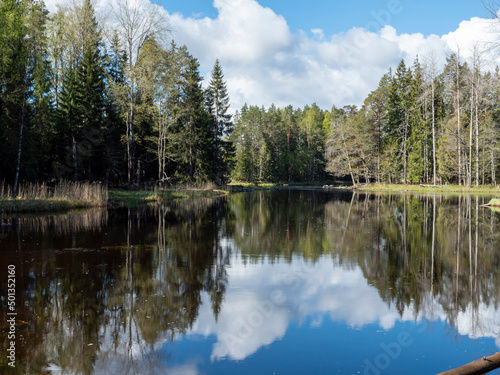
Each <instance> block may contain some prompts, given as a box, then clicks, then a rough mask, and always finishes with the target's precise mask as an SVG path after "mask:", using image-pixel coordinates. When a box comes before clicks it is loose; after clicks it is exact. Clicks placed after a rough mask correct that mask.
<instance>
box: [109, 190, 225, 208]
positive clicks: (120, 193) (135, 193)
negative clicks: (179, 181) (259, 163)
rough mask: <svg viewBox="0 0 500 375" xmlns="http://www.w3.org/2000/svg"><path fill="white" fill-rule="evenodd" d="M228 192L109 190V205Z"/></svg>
mask: <svg viewBox="0 0 500 375" xmlns="http://www.w3.org/2000/svg"><path fill="white" fill-rule="evenodd" d="M227 193H228V192H227V191H225V190H218V189H204V188H198V189H197V188H176V189H156V190H110V191H109V203H110V205H111V206H127V207H130V206H139V205H143V204H147V203H152V202H170V201H174V200H184V199H195V198H215V197H220V196H223V195H226V194H227Z"/></svg>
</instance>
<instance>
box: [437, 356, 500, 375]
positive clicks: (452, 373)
mask: <svg viewBox="0 0 500 375" xmlns="http://www.w3.org/2000/svg"><path fill="white" fill-rule="evenodd" d="M499 367H500V352H498V353H495V354H493V355H490V356H489V357H486V356H485V357H483V358H481V359H478V360H475V361H474V362H471V363H468V364H466V365H464V366H461V367H458V368H455V369H452V370H448V371H445V372H441V373H439V374H437V375H482V374H486V373H488V372H490V371H493V370H495V369H497V368H499Z"/></svg>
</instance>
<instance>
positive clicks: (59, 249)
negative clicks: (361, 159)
mask: <svg viewBox="0 0 500 375" xmlns="http://www.w3.org/2000/svg"><path fill="white" fill-rule="evenodd" d="M482 203H483V198H477V197H471V196H456V197H446V196H438V195H406V194H399V195H368V194H358V193H332V192H323V191H294V190H287V191H277V192H254V193H250V194H248V193H243V194H233V195H231V196H230V197H227V198H221V199H215V200H214V199H199V200H194V201H186V202H176V203H173V204H170V205H156V206H154V207H150V206H147V207H143V208H134V209H132V208H124V209H116V210H110V211H109V212H108V211H106V210H105V211H102V210H90V211H84V212H80V213H76V214H71V218H70V217H69V216H64V215H62V216H49V217H42V218H26V217H23V218H16V219H13V221H12V223H13V224H14V225H12V226H9V227H2V229H1V230H2V232H1V233H0V249H1V250H0V256H1V258H2V265H7V264H15V265H16V269H17V280H16V283H17V288H16V291H17V296H16V298H17V301H16V302H17V312H18V314H19V318H20V319H22V320H24V321H27V322H29V324H28V325H20V326H19V327H18V328H19V331H18V345H17V349H18V351H17V352H16V356H17V365H18V366H17V367H16V369H15V370H13V371H11V373H36V372H42V371H46V370H47V369H48V368H49V369H50V368H53V369H56V368H57V369H60V370H62V372H63V373H77V374H92V373H123V374H127V373H128V374H138V373H148V374H154V373H164V372H165V370H166V368H167V367H168V363H169V358H168V347H169V346H168V343H169V342H170V343H175V342H176V340H179V339H180V338H181V336H182V335H184V334H186V333H188V332H189V331H190V329H191V328H192V327H193V324H194V323H195V322H196V321H197V319H198V318H199V311H200V305H201V303H202V299H203V298H202V296H203V294H204V293H206V296H207V300H209V301H210V306H211V310H212V314H213V316H214V318H215V320H217V318H218V316H219V313H220V312H221V309H222V308H223V306H224V298H225V297H224V296H225V295H226V293H227V288H228V284H229V279H228V273H227V269H228V267H230V266H231V261H232V259H233V258H234V255H235V253H238V256H240V257H241V259H243V262H246V263H248V262H250V263H256V264H258V263H259V262H264V260H265V261H266V262H270V263H278V262H288V263H291V262H292V261H293V259H294V257H301V258H304V259H307V260H309V261H311V262H313V263H315V262H318V261H323V260H324V259H325V256H328V257H331V258H332V261H333V262H334V263H335V264H339V265H340V267H342V268H344V269H353V268H355V267H359V268H360V269H361V270H362V273H363V275H364V277H365V278H366V280H367V281H368V283H369V284H371V285H373V286H374V287H376V289H377V290H378V293H379V295H380V298H381V299H382V300H383V301H385V303H386V304H388V305H389V306H396V308H397V311H398V312H399V314H400V315H403V314H404V313H405V311H406V312H407V311H409V310H411V311H412V312H413V313H414V314H415V316H417V315H419V314H425V315H426V316H432V314H433V311H434V309H435V308H436V307H437V306H435V305H436V304H439V307H440V310H442V311H444V312H445V314H446V317H447V319H448V320H449V322H451V323H452V324H457V320H458V319H459V316H460V314H464V313H465V312H467V313H468V314H467V316H468V317H470V319H471V321H470V325H471V327H472V331H473V333H474V334H475V335H477V336H480V335H481V332H482V331H483V330H484V331H486V330H487V329H488V328H489V327H487V326H488V325H489V324H490V323H491V322H489V321H488V319H487V318H485V317H483V316H481V313H480V311H481V310H480V306H486V307H489V306H491V307H492V308H494V309H495V310H497V309H498V303H499V300H500V298H499V297H500V295H499V285H500V280H499V277H500V271H499V269H500V267H499V263H500V259H499V258H500V253H499V252H498V250H497V249H498V248H500V246H499V245H500V238H499V236H500V234H499V233H500V232H499V231H498V227H499V219H500V215H499V214H498V213H494V212H492V211H490V210H489V209H485V208H483V207H480V205H481V204H482ZM2 267H3V266H2ZM0 281H1V283H2V286H3V285H5V283H6V273H5V272H2V274H1V275H0ZM249 282H251V280H250V281H249ZM3 289H4V288H3ZM3 289H2V290H3ZM1 304H2V309H1V311H2V313H1V319H2V320H1V321H2V322H5V321H6V319H7V316H6V301H5V300H4V299H2V300H1ZM4 336H5V337H4ZM0 338H1V340H0V347H1V350H2V352H5V351H6V350H7V346H6V345H7V342H8V340H7V339H6V331H5V329H2V332H0ZM165 343H167V344H165ZM160 348H162V350H159V349H160ZM165 348H167V349H165ZM0 366H2V369H6V368H7V367H6V359H5V358H2V359H1V360H0ZM51 366H52V367H51Z"/></svg>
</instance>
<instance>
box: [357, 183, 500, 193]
mask: <svg viewBox="0 0 500 375" xmlns="http://www.w3.org/2000/svg"><path fill="white" fill-rule="evenodd" d="M349 189H353V190H359V191H370V192H388V193H401V192H414V193H462V194H471V193H473V194H482V193H484V194H499V195H500V187H495V186H492V185H484V186H471V187H467V186H461V185H408V184H407V185H404V184H364V185H357V186H351V187H349Z"/></svg>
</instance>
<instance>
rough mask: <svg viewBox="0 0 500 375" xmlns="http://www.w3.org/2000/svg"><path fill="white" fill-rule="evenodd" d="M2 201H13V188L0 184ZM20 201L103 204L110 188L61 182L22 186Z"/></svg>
mask: <svg viewBox="0 0 500 375" xmlns="http://www.w3.org/2000/svg"><path fill="white" fill-rule="evenodd" d="M0 199H13V192H12V188H11V187H10V186H8V185H6V184H5V183H2V184H0ZM15 199H18V200H32V199H40V200H42V199H53V200H62V201H69V202H80V203H83V204H92V205H94V204H102V203H105V202H107V200H108V188H107V186H104V185H102V184H100V183H95V182H93V183H89V182H70V181H60V182H58V183H57V184H56V185H54V186H49V185H48V184H47V183H45V182H42V183H25V184H21V185H20V186H19V189H18V193H17V195H16V196H15Z"/></svg>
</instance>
